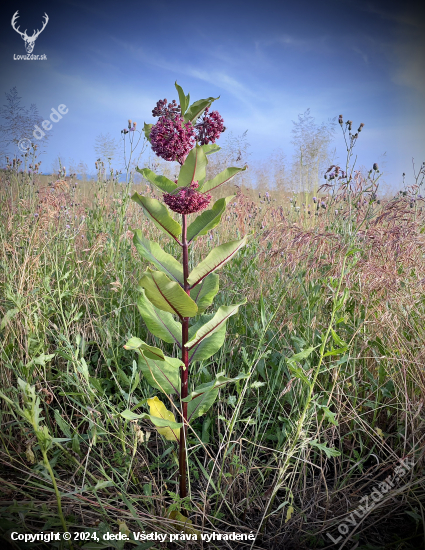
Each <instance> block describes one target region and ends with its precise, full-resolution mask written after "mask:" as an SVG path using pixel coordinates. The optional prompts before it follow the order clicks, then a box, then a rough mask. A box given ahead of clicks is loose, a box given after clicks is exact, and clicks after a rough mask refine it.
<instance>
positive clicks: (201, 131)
mask: <svg viewBox="0 0 425 550" xmlns="http://www.w3.org/2000/svg"><path fill="white" fill-rule="evenodd" d="M208 112H209V107H207V108H206V109H205V111H204V114H203V117H202V120H201V122H199V123H198V124H196V125H195V128H196V129H197V131H198V141H199V143H200V144H201V145H206V144H207V143H210V142H211V143H215V140H216V139H218V138H219V137H220V134H221V133H222V132H224V130H225V129H226V127H225V126H224V121H223V118H222V117H221V115H220V113H219V112H218V111H212V113H210V114H208Z"/></svg>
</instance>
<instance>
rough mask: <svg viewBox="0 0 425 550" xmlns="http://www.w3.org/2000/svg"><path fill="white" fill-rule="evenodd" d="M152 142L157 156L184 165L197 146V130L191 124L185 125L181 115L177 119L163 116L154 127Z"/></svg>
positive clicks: (151, 136)
mask: <svg viewBox="0 0 425 550" xmlns="http://www.w3.org/2000/svg"><path fill="white" fill-rule="evenodd" d="M150 140H151V144H152V150H153V152H154V153H155V154H156V155H158V156H159V157H161V158H163V159H164V160H176V161H177V162H179V163H180V164H183V163H184V161H185V159H186V157H187V155H188V154H189V151H190V150H191V149H192V148H193V147H194V145H195V130H194V128H193V126H192V124H191V123H190V122H187V123H186V124H184V121H183V117H182V116H180V115H175V118H169V117H165V116H163V117H160V119H159V120H158V122H157V123H156V124H155V125H154V126H152V130H151V133H150Z"/></svg>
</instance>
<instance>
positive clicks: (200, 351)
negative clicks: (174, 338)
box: [189, 315, 226, 363]
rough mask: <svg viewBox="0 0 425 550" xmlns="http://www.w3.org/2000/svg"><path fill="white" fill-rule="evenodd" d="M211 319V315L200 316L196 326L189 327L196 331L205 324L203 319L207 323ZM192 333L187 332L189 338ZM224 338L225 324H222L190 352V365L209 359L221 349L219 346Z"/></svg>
mask: <svg viewBox="0 0 425 550" xmlns="http://www.w3.org/2000/svg"><path fill="white" fill-rule="evenodd" d="M212 317H213V316H212V315H202V316H201V318H200V322H198V323H196V325H194V326H193V327H191V329H196V330H198V328H200V327H201V326H202V325H203V324H204V323H205V318H207V321H209V320H210V319H211V318H212ZM194 333H195V331H193V332H191V331H190V330H189V338H191V337H192V335H193V334H194ZM225 338H226V323H224V324H223V325H222V326H221V327H220V328H219V330H217V331H216V332H214V334H213V335H212V336H209V337H208V338H204V339H203V340H201V341H200V342H198V343H197V344H196V345H195V346H194V347H193V348H192V349H191V350H190V352H189V363H192V362H193V361H204V360H205V359H209V358H210V357H211V356H212V355H214V354H215V353H217V351H218V350H219V349H220V348H221V346H222V345H223V344H224V340H225Z"/></svg>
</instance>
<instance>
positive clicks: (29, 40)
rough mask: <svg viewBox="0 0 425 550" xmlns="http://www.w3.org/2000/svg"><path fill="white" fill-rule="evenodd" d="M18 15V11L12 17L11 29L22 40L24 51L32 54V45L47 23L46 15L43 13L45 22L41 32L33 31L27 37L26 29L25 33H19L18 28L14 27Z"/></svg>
mask: <svg viewBox="0 0 425 550" xmlns="http://www.w3.org/2000/svg"><path fill="white" fill-rule="evenodd" d="M18 13H19V10H18V11H17V12H16V13H15V15H14V16H13V17H12V27H13V29H14V30H15V31H16V32H17V33H18V34H20V35H21V37H22V38H23V40H24V42H25V49H26V50H27V53H32V51H33V49H34V43H35V41H36V40H37V38H38V37H39V35H40V33H41V32H43V31H44V29H45V28H46V25H47V23H48V22H49V18H48V17H47V14H46V13H45V14H44V17H45V20H44V23H43V28H42V29H41V31H39V30H36V31H34V33H33V35H32V36H27V30H26V29H25V32H20V30H19V27H18V28H16V27H15V24H16V20H17V19H18V17H19V16H18Z"/></svg>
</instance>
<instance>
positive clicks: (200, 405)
mask: <svg viewBox="0 0 425 550" xmlns="http://www.w3.org/2000/svg"><path fill="white" fill-rule="evenodd" d="M217 396H218V389H215V390H210V391H207V392H205V393H202V394H201V395H199V396H198V397H196V398H195V399H192V400H191V401H190V402H189V403H188V405H187V420H188V422H191V421H192V420H194V419H195V418H198V417H199V416H202V415H203V414H205V413H206V412H208V410H209V409H210V408H211V407H212V405H213V404H214V401H215V400H216V399H217Z"/></svg>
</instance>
